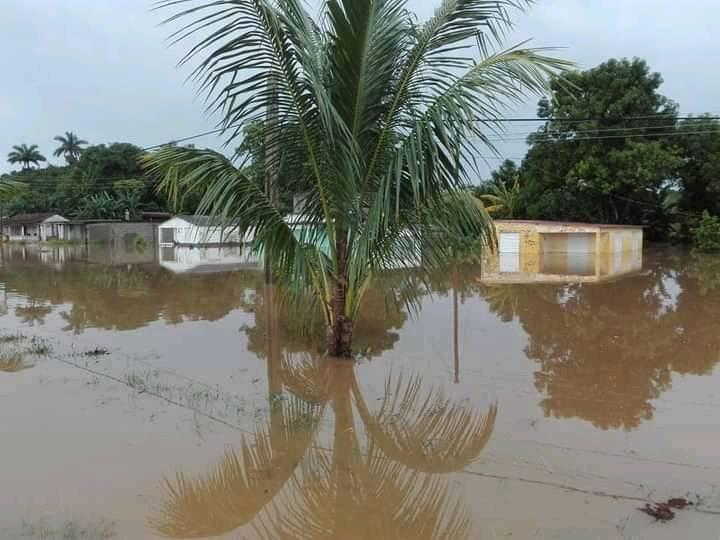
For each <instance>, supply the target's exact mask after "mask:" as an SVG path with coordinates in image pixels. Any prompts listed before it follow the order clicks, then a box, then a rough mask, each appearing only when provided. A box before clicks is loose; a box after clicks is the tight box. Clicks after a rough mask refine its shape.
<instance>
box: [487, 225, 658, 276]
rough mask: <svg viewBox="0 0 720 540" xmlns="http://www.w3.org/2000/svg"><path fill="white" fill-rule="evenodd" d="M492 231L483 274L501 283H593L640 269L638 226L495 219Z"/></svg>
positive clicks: (640, 231) (640, 229)
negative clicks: (494, 245) (491, 260)
mask: <svg viewBox="0 0 720 540" xmlns="http://www.w3.org/2000/svg"><path fill="white" fill-rule="evenodd" d="M495 229H496V232H497V238H498V250H497V251H498V253H497V257H496V264H491V265H490V266H489V267H488V270H489V271H490V273H491V274H493V275H495V277H500V276H502V277H503V280H508V279H509V280H514V281H526V280H527V279H526V278H530V277H531V278H532V279H531V280H532V281H538V280H539V281H563V280H568V278H570V277H571V278H572V281H595V280H600V279H603V278H607V277H611V276H617V275H620V274H623V273H628V272H632V271H636V270H639V268H638V261H640V267H641V266H642V262H641V261H642V249H643V236H644V235H643V227H642V226H633V225H602V224H591V223H563V222H554V221H522V220H498V221H496V222H495ZM581 278H582V279H581Z"/></svg>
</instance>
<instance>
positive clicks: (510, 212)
mask: <svg viewBox="0 0 720 540" xmlns="http://www.w3.org/2000/svg"><path fill="white" fill-rule="evenodd" d="M520 191H521V186H520V175H518V174H516V175H515V178H514V180H513V183H512V185H510V186H509V185H507V184H505V183H504V182H493V183H491V184H490V186H489V193H487V194H485V195H480V200H481V201H482V202H483V204H485V205H486V207H485V208H486V210H487V211H488V212H489V213H490V214H491V215H493V216H495V217H503V218H507V219H512V218H515V217H517V214H518V207H519V206H520Z"/></svg>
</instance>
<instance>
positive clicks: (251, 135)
mask: <svg viewBox="0 0 720 540" xmlns="http://www.w3.org/2000/svg"><path fill="white" fill-rule="evenodd" d="M265 126H266V123H265V121H260V120H257V121H253V122H250V123H248V124H247V125H246V126H245V127H244V128H243V141H242V143H240V146H239V147H238V148H237V150H236V157H237V158H238V160H239V161H240V163H242V165H241V169H242V171H243V173H244V174H245V175H247V177H248V178H250V179H252V180H253V181H254V182H255V183H256V184H257V185H258V187H259V188H260V189H264V186H265V180H266V176H267V175H266V169H265V163H266V157H265V148H266V139H267V137H268V130H267V129H266V127H265ZM287 131H288V133H292V135H290V136H289V138H291V139H292V138H295V137H298V136H299V135H298V126H297V125H293V126H287ZM278 167H279V170H278V172H277V184H276V185H275V188H276V190H277V192H278V199H279V200H278V203H279V207H280V210H281V211H283V212H292V209H293V199H294V195H295V194H297V193H304V192H305V191H306V190H307V189H308V185H307V182H306V181H305V180H304V179H305V178H307V177H308V176H309V175H310V174H312V172H311V170H310V169H309V167H310V163H309V157H308V153H307V151H306V150H305V148H304V147H303V146H301V145H292V146H289V147H288V148H286V149H285V151H284V152H283V153H282V156H281V159H280V162H279V164H278Z"/></svg>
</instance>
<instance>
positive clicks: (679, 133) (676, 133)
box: [487, 130, 719, 143]
mask: <svg viewBox="0 0 720 540" xmlns="http://www.w3.org/2000/svg"><path fill="white" fill-rule="evenodd" d="M717 133H719V132H718V130H704V131H673V132H667V133H641V134H636V135H600V136H597V137H590V136H588V137H572V138H568V139H554V138H552V137H549V136H544V137H543V136H540V137H538V138H537V139H535V141H534V142H548V143H567V142H576V141H599V140H606V139H632V138H637V137H646V138H647V137H683V136H685V135H709V134H717ZM487 140H488V141H492V142H522V141H526V138H525V137H523V138H515V139H513V138H510V139H508V138H503V137H500V138H490V137H488V138H487Z"/></svg>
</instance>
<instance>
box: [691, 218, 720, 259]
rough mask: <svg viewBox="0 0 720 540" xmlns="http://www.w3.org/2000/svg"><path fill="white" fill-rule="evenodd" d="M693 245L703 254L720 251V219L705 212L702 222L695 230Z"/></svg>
mask: <svg viewBox="0 0 720 540" xmlns="http://www.w3.org/2000/svg"><path fill="white" fill-rule="evenodd" d="M693 243H694V245H695V248H696V249H697V250H698V251H701V252H716V251H720V217H718V216H711V215H710V213H709V212H707V211H705V212H703V215H702V218H701V219H700V222H699V223H698V225H697V227H696V228H695V229H693Z"/></svg>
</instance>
